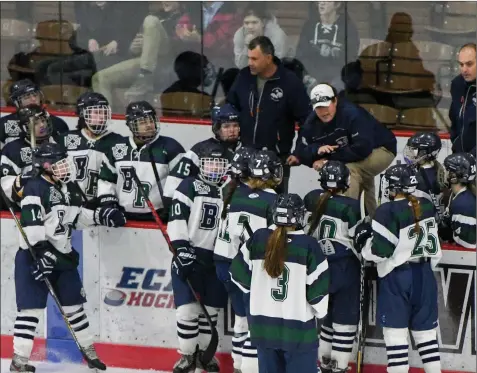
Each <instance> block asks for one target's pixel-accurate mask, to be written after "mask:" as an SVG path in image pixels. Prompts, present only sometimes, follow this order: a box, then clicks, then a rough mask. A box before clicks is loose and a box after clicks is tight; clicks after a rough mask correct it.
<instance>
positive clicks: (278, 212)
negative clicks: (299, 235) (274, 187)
mask: <svg viewBox="0 0 477 373" xmlns="http://www.w3.org/2000/svg"><path fill="white" fill-rule="evenodd" d="M305 212H306V209H305V203H304V202H303V200H302V199H301V197H300V196H299V195H298V194H294V193H289V194H280V195H279V196H278V197H277V199H276V200H275V202H274V203H273V205H272V219H273V223H274V224H275V225H277V226H285V227H291V226H296V227H297V229H303V227H304V226H305Z"/></svg>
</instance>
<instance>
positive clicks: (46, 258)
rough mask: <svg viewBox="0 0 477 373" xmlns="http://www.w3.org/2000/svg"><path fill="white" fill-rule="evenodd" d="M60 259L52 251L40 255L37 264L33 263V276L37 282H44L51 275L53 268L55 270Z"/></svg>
mask: <svg viewBox="0 0 477 373" xmlns="http://www.w3.org/2000/svg"><path fill="white" fill-rule="evenodd" d="M57 261H58V259H57V258H56V255H55V254H53V253H52V252H51V251H45V252H44V253H42V254H41V255H38V257H37V258H36V262H35V263H33V268H32V275H33V278H34V279H35V280H36V281H43V280H45V278H46V277H47V276H48V275H50V274H51V272H52V271H53V268H55V265H56V262H57Z"/></svg>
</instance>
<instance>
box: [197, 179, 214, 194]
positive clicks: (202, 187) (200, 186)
mask: <svg viewBox="0 0 477 373" xmlns="http://www.w3.org/2000/svg"><path fill="white" fill-rule="evenodd" d="M193 184H194V189H195V191H196V192H197V193H198V194H208V193H210V186H208V185H207V184H205V183H203V182H202V181H199V180H196V181H194V183H193Z"/></svg>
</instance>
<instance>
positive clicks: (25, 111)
mask: <svg viewBox="0 0 477 373" xmlns="http://www.w3.org/2000/svg"><path fill="white" fill-rule="evenodd" d="M17 113H18V120H19V122H18V125H19V126H20V128H21V130H22V131H23V133H24V136H25V137H26V138H27V139H28V140H31V127H30V123H31V122H33V123H34V125H35V127H34V128H35V140H36V141H37V142H38V143H40V142H42V141H45V140H47V139H49V137H50V136H51V134H52V133H53V125H52V124H51V119H50V114H48V112H47V111H46V110H45V109H43V108H42V107H41V106H39V105H34V104H32V105H28V106H23V107H20V108H19V109H18V112H17Z"/></svg>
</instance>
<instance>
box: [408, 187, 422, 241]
mask: <svg viewBox="0 0 477 373" xmlns="http://www.w3.org/2000/svg"><path fill="white" fill-rule="evenodd" d="M406 199H407V200H408V201H409V202H410V203H411V205H412V214H413V215H414V223H415V225H414V233H416V234H419V230H420V229H421V227H420V226H419V220H420V219H421V206H420V205H419V201H418V200H417V198H416V197H414V196H413V195H411V194H406Z"/></svg>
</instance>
